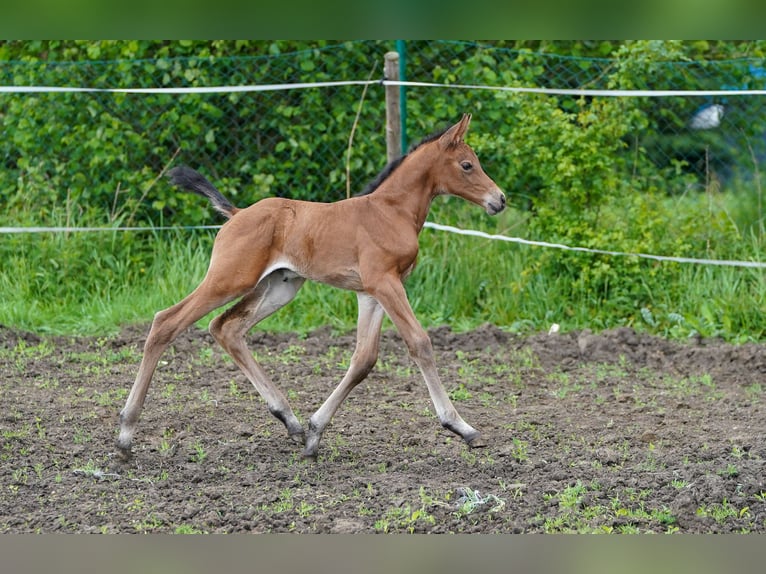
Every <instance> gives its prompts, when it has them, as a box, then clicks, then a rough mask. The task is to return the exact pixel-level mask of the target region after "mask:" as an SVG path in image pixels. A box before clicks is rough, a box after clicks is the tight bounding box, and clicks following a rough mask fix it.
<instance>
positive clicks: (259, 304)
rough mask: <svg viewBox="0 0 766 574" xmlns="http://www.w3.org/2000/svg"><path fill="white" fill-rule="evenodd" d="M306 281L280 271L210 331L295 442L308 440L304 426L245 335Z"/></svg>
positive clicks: (225, 315) (259, 285)
mask: <svg viewBox="0 0 766 574" xmlns="http://www.w3.org/2000/svg"><path fill="white" fill-rule="evenodd" d="M303 282H304V279H303V278H302V277H299V276H297V275H295V274H294V273H292V272H291V271H289V270H287V269H278V270H277V271H274V272H273V273H271V274H270V275H268V276H266V277H264V278H263V279H262V280H261V281H260V282H259V283H258V285H257V286H256V287H255V289H254V290H253V291H251V292H250V293H248V294H247V295H245V296H244V297H243V298H242V300H241V301H239V302H238V303H237V304H236V305H234V306H233V307H232V308H231V309H229V310H227V311H226V312H225V313H223V314H222V315H220V316H218V317H216V318H215V319H213V321H212V322H211V323H210V332H211V333H212V335H213V337H215V339H216V341H218V343H219V344H220V345H221V347H223V348H224V350H225V351H226V352H227V353H228V354H229V355H231V357H232V359H234V362H235V363H236V364H237V365H238V366H239V368H240V369H241V370H242V372H243V373H245V376H246V377H247V378H248V379H249V380H250V382H251V383H252V384H253V386H254V387H255V389H256V390H257V391H258V393H259V394H260V395H261V396H262V397H263V399H264V400H265V401H266V405H267V406H268V408H269V411H270V412H271V414H273V415H274V416H275V417H276V418H278V419H279V420H280V421H282V423H283V424H284V425H285V427H287V432H288V434H289V435H290V437H291V438H292V439H294V440H295V441H297V442H300V443H301V444H302V443H303V441H304V433H303V427H302V426H301V423H300V422H299V421H298V419H297V417H296V416H295V413H293V410H292V408H291V407H290V404H289V403H288V402H287V398H286V397H285V395H284V394H283V393H282V391H280V390H279V389H278V388H277V387H276V386H274V384H273V383H272V382H271V380H270V378H269V376H268V375H267V374H266V372H265V371H264V370H263V368H262V367H261V366H260V365H259V364H258V362H257V361H256V360H255V358H253V355H252V353H251V352H250V351H249V349H248V348H247V345H246V343H245V334H246V333H247V331H248V330H249V329H250V328H251V327H252V326H253V325H255V324H256V323H258V322H259V321H262V320H263V319H265V318H266V317H268V316H269V315H271V314H272V313H274V312H275V311H277V310H279V309H281V308H282V307H284V306H285V305H287V303H289V302H290V301H292V300H293V298H294V297H295V295H296V293H297V292H298V289H300V288H301V285H303Z"/></svg>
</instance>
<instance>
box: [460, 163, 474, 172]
mask: <svg viewBox="0 0 766 574" xmlns="http://www.w3.org/2000/svg"><path fill="white" fill-rule="evenodd" d="M460 167H462V168H463V170H464V171H470V170H471V168H473V164H472V163H471V162H470V161H464V162H461V163H460Z"/></svg>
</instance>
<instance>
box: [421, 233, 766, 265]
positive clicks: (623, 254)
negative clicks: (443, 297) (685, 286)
mask: <svg viewBox="0 0 766 574" xmlns="http://www.w3.org/2000/svg"><path fill="white" fill-rule="evenodd" d="M424 227H428V228H430V229H438V230H439V231H448V232H450V233H457V234H458V235H470V236H473V237H482V238H484V239H492V240H495V241H507V242H510V243H521V244H522V245H533V246H536V247H548V248H552V249H563V250H565V251H579V252H581V253H595V254H598V255H612V256H616V257H641V258H643V259H654V260H655V261H673V262H675V263H697V264H701V265H723V266H728V267H754V268H757V269H766V263H762V262H760V261H734V260H730V259H696V258H694V257H672V256H666V255H652V254H650V253H629V252H625V251H610V250H607V249H591V248H589V247H572V246H570V245H563V244H561V243H548V242H546V241H531V240H529V239H521V238H519V237H508V236H506V235H492V234H490V233H485V232H484V231H475V230H473V229H460V228H459V227H452V226H451V225H440V224H438V223H431V222H430V221H426V223H425V226H424Z"/></svg>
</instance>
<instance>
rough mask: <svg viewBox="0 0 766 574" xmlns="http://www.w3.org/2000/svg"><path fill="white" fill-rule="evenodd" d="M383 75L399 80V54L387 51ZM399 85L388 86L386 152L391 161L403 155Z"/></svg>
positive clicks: (386, 77) (387, 78) (388, 78)
mask: <svg viewBox="0 0 766 574" xmlns="http://www.w3.org/2000/svg"><path fill="white" fill-rule="evenodd" d="M384 57H385V67H384V70H383V76H384V77H385V79H386V80H394V81H397V80H399V54H398V53H397V52H386V55H385V56H384ZM399 109H400V108H399V86H386V153H387V157H388V161H389V162H391V161H393V160H395V159H397V158H398V157H400V156H401V155H402V132H401V130H402V124H401V116H400V112H399Z"/></svg>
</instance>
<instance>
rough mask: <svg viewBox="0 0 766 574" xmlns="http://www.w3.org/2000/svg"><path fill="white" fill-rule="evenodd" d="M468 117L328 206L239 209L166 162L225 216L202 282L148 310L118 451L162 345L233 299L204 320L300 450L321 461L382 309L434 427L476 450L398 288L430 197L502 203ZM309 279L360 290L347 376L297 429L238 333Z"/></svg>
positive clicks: (368, 362) (474, 434) (475, 437)
mask: <svg viewBox="0 0 766 574" xmlns="http://www.w3.org/2000/svg"><path fill="white" fill-rule="evenodd" d="M470 121H471V116H470V115H468V114H466V115H463V117H462V119H461V120H460V121H459V122H458V123H457V124H455V125H453V126H451V127H450V128H448V129H446V130H444V131H443V132H441V133H438V134H435V135H433V136H430V137H428V138H426V139H424V140H423V141H422V142H421V143H420V144H418V145H417V146H416V147H415V148H414V149H413V150H412V151H411V152H410V153H409V154H407V155H405V156H404V157H402V158H400V159H399V160H396V161H394V162H392V163H391V164H390V165H389V166H388V167H387V168H386V169H385V170H384V171H383V172H382V173H381V175H380V176H379V177H378V178H377V179H376V180H375V181H374V182H373V183H372V184H371V185H370V186H368V189H367V190H365V191H366V193H365V194H364V195H361V196H359V197H353V198H350V199H346V200H342V201H338V202H335V203H313V202H306V201H295V200H290V199H281V198H267V199H263V200H261V201H259V202H257V203H255V204H253V205H251V206H250V207H247V208H245V209H238V208H236V207H234V206H233V205H232V204H231V203H229V201H228V200H227V199H226V198H224V197H223V195H221V193H220V192H219V191H218V190H217V189H216V188H215V187H213V185H212V184H211V183H210V182H208V181H207V180H206V179H205V178H204V177H202V176H201V175H200V174H199V173H197V172H196V171H194V170H192V169H190V168H188V167H179V168H175V169H173V170H171V171H170V173H169V176H170V179H171V181H172V182H173V183H174V184H176V185H178V186H180V187H183V188H185V189H187V190H189V191H193V192H195V193H198V194H200V195H203V196H205V197H207V198H208V199H209V200H210V201H211V202H212V204H213V207H214V208H215V209H217V210H218V211H219V212H221V213H222V214H223V215H224V216H226V217H227V218H228V219H229V221H227V222H226V223H225V224H224V225H223V227H222V228H221V230H220V231H219V232H218V235H217V237H216V240H215V243H214V245H213V252H212V256H211V258H210V266H209V268H208V271H207V274H206V276H205V278H204V279H203V280H202V283H200V285H199V286H198V287H197V288H196V289H195V290H194V291H193V292H192V293H191V294H190V295H188V296H187V297H186V298H185V299H183V300H182V301H181V302H179V303H177V304H175V305H173V306H172V307H170V308H168V309H165V310H164V311H160V312H159V313H157V314H156V315H155V317H154V321H153V322H152V326H151V330H150V331H149V335H148V337H147V339H146V343H145V346H144V355H143V358H142V360H141V365H140V367H139V369H138V375H137V376H136V381H135V383H134V384H133V387H132V388H131V390H130V394H129V395H128V398H127V401H126V403H125V407H124V408H123V409H122V411H121V412H120V434H119V437H118V439H117V448H118V451H119V454H120V455H121V456H122V457H123V458H124V459H129V458H130V455H131V442H132V439H133V433H134V431H135V428H136V423H137V422H138V418H139V415H140V412H141V409H142V406H143V403H144V399H145V398H146V393H147V390H148V388H149V383H150V382H151V379H152V375H153V374H154V370H155V368H156V366H157V362H158V361H159V359H160V356H161V355H162V353H163V351H165V349H166V348H167V347H168V345H169V344H170V343H171V342H172V341H173V340H174V339H175V338H176V337H177V336H178V335H179V333H181V332H182V331H183V330H184V329H186V328H187V327H188V326H189V325H191V324H192V323H194V322H195V321H197V320H198V319H200V318H202V317H203V316H205V315H206V314H208V313H209V312H211V311H213V310H214V309H216V308H218V307H221V306H222V305H225V304H226V303H228V302H230V301H233V300H235V299H237V298H241V299H240V300H239V302H237V303H236V304H235V305H234V306H232V307H231V308H229V309H228V310H227V311H226V312H224V313H223V314H222V315H220V316H219V317H216V318H215V319H214V320H213V321H212V322H211V323H210V332H211V333H212V335H213V337H214V338H215V339H216V341H218V343H220V345H221V346H222V347H223V348H224V350H226V352H227V353H228V354H229V355H231V357H232V358H233V359H234V362H235V363H236V364H237V365H238V366H239V368H240V369H242V372H244V374H245V375H246V376H247V378H248V379H249V380H250V382H251V383H252V384H253V386H255V388H256V390H257V391H258V392H259V393H260V395H261V396H262V397H263V398H264V400H265V401H266V404H267V406H268V409H269V411H270V412H271V413H272V414H273V415H274V416H275V417H277V418H278V419H279V420H280V421H282V423H284V425H285V427H287V432H288V434H289V436H290V437H291V438H292V439H294V440H296V441H297V442H299V443H302V444H303V445H304V452H303V454H304V456H306V457H309V458H315V457H316V454H317V449H318V447H319V441H320V440H321V438H322V433H323V432H324V430H325V427H326V426H327V425H328V423H329V422H330V419H331V418H332V416H333V414H334V413H335V411H336V410H337V409H338V407H340V405H341V403H342V402H343V400H344V399H345V398H346V396H347V395H348V394H349V392H350V391H351V389H353V388H354V387H355V386H356V385H358V384H359V383H360V382H361V381H362V380H364V378H365V377H366V376H367V374H368V373H369V372H370V370H371V369H372V367H373V365H374V364H375V362H376V361H377V358H378V346H379V342H380V329H381V323H382V321H383V316H384V313H385V314H387V315H388V316H389V317H390V318H391V320H392V322H393V323H394V325H395V326H396V328H397V330H398V331H399V333H400V334H401V336H402V338H403V339H404V341H405V343H406V344H407V348H408V350H409V353H410V355H411V356H412V358H413V359H414V361H415V363H417V365H418V367H419V368H420V370H421V372H422V374H423V378H424V379H425V382H426V386H427V387H428V392H429V394H430V396H431V400H432V402H433V404H434V407H435V409H436V414H437V416H438V417H439V421H440V422H441V424H442V425H443V426H444V427H445V428H447V429H449V430H450V431H452V432H454V433H456V434H458V435H459V436H460V437H461V438H462V439H463V440H464V441H465V442H466V443H468V445H470V446H481V444H480V443H481V441H480V438H479V437H480V433H479V431H477V430H476V429H474V428H473V427H471V426H470V425H469V424H468V423H466V422H465V421H464V420H463V419H462V418H461V417H460V415H459V414H458V412H457V410H455V407H454V406H453V405H452V403H451V401H450V399H449V397H448V396H447V393H446V392H445V390H444V387H443V386H442V384H441V382H440V380H439V375H438V374H437V371H436V365H435V363H434V357H433V350H432V348H431V341H430V339H429V337H428V334H427V333H426V331H425V330H424V329H423V328H422V327H421V325H420V323H419V322H418V320H417V319H416V318H415V315H414V314H413V312H412V309H411V307H410V304H409V302H408V300H407V294H406V293H405V290H404V287H403V285H402V281H403V280H404V279H405V278H406V277H407V276H408V275H409V274H410V272H411V271H412V269H413V268H414V267H415V260H416V257H417V254H418V234H419V233H420V230H421V229H422V227H423V224H424V222H425V220H426V216H427V214H428V209H429V207H430V205H431V200H433V198H434V197H435V196H437V195H440V194H452V195H457V196H459V197H462V198H464V199H467V200H468V201H471V202H473V203H475V204H477V205H480V206H481V207H483V208H484V209H485V210H486V211H487V213H488V214H490V215H494V214H496V213H499V212H500V211H502V210H503V208H504V207H505V196H504V195H503V193H502V191H500V189H499V188H498V187H497V185H496V184H495V182H493V181H492V180H491V179H490V178H489V177H488V176H487V175H486V174H485V173H484V171H483V170H482V168H481V166H480V164H479V160H478V158H477V157H476V154H475V153H474V152H473V150H472V149H471V148H470V147H469V146H468V145H467V144H466V143H465V142H464V141H463V137H464V136H465V133H466V130H467V129H468V124H469V123H470ZM306 279H311V280H314V281H321V282H323V283H327V284H329V285H333V286H335V287H340V288H343V289H350V290H352V291H355V292H356V295H357V299H358V304H359V317H358V324H357V342H356V349H355V351H354V354H353V356H352V357H351V364H350V365H349V368H348V372H347V373H346V375H345V376H344V377H343V379H342V380H341V382H340V384H339V385H338V387H337V388H336V389H335V390H334V391H333V392H332V393H331V394H330V396H329V397H328V398H327V400H326V401H325V402H324V403H323V404H322V406H321V407H320V408H319V409H318V410H317V411H316V412H315V413H314V414H313V415H312V416H311V418H310V419H309V421H308V427H307V429H306V431H305V432H304V429H303V427H302V426H301V423H300V422H299V421H298V419H297V418H296V416H295V414H294V413H293V410H292V408H291V407H290V405H289V403H288V402H287V399H286V398H285V396H284V394H283V393H282V392H281V391H280V390H279V389H278V388H277V387H275V386H274V384H273V383H272V382H271V380H270V379H269V377H268V375H267V374H266V372H265V371H264V370H263V369H262V368H261V366H260V365H259V364H258V362H257V361H256V360H255V359H254V358H253V355H252V353H251V352H250V351H249V350H248V348H247V347H246V344H245V338H244V336H245V334H246V333H247V331H248V330H249V329H250V328H251V327H252V326H253V325H255V324H256V323H258V322H259V321H261V320H263V319H265V318H266V317H268V316H269V315H271V314H272V313H274V312H275V311H277V310H278V309H280V308H281V307H283V306H284V305H286V304H287V303H289V302H290V301H291V300H292V299H293V297H295V295H296V293H297V292H298V290H299V289H300V287H301V285H303V282H304V281H305V280H306Z"/></svg>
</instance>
